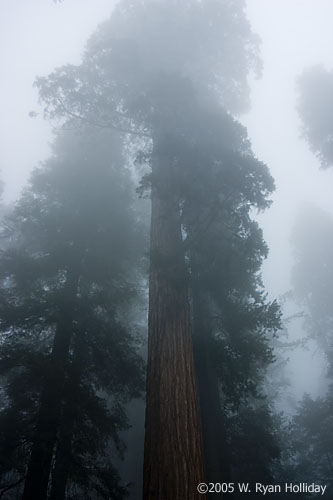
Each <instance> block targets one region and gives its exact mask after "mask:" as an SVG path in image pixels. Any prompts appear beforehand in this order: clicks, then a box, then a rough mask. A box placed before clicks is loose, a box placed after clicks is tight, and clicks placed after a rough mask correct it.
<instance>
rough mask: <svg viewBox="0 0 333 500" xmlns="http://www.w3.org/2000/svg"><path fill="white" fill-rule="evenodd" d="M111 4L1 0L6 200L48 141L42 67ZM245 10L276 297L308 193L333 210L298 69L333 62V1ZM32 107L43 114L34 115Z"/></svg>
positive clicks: (253, 119)
mask: <svg viewBox="0 0 333 500" xmlns="http://www.w3.org/2000/svg"><path fill="white" fill-rule="evenodd" d="M111 9H112V2H110V0H96V1H94V2H89V1H84V2H82V1H80V0H68V1H64V2H62V3H53V2H52V1H51V0H50V1H49V2H47V1H45V0H33V1H32V2H29V3H27V2H23V1H18V0H3V1H2V5H1V10H2V15H1V19H0V37H1V47H2V49H1V53H0V57H1V67H2V68H3V75H4V76H3V78H2V79H1V83H0V99H1V109H2V114H1V129H0V130H1V137H2V141H1V151H0V166H1V171H2V177H3V180H4V182H5V193H4V200H5V201H6V202H11V201H13V200H15V199H16V198H17V197H18V195H19V193H20V191H21V189H22V187H23V186H24V185H25V183H26V181H27V179H28V176H29V172H30V171H31V169H32V168H33V167H34V166H36V165H37V164H38V163H39V162H40V161H42V160H44V159H46V158H47V156H48V154H49V151H50V148H49V143H50V141H51V140H52V132H51V129H52V126H51V124H50V123H48V122H47V121H45V120H44V119H43V112H42V109H41V106H40V105H39V104H38V96H37V90H36V89H35V88H34V87H33V82H34V80H35V77H36V76H42V75H46V74H48V73H50V72H51V71H52V70H53V69H54V68H55V67H57V66H60V65H63V64H67V63H73V64H78V63H79V62H80V58H81V55H82V52H83V49H84V45H85V43H86V40H87V38H88V37H89V36H90V35H91V33H92V32H93V31H94V29H95V28H96V26H97V25H98V24H99V23H100V22H102V21H103V20H105V19H106V18H107V17H108V16H109V15H110V12H111ZM247 12H248V16H249V20H250V23H251V25H252V27H253V30H254V32H255V33H257V34H258V35H259V36H260V38H261V42H262V43H261V53H262V58H263V74H262V77H261V78H260V79H254V78H253V79H252V82H251V111H250V112H249V113H248V114H247V115H243V116H241V121H242V122H243V123H244V124H245V125H246V126H247V127H248V132H249V136H250V139H251V141H252V144H253V149H254V152H255V154H256V155H257V156H258V158H260V159H261V160H263V161H264V162H265V163H266V164H267V165H268V166H269V168H270V170H271V173H272V175H273V177H274V179H275V183H276V192H275V193H274V195H273V197H272V199H273V205H272V206H271V208H270V209H269V210H268V211H266V212H265V213H264V214H263V215H259V220H260V222H261V224H262V227H263V229H264V236H265V239H266V241H267V243H268V246H269V249H270V250H269V257H268V259H267V261H266V263H265V264H264V266H263V276H264V282H265V285H266V288H267V291H268V293H269V296H270V297H271V298H276V297H279V296H280V295H283V294H284V293H286V292H287V291H288V290H289V289H290V267H291V265H292V255H291V249H290V244H289V238H290V234H291V231H292V227H293V224H294V221H295V217H296V214H297V213H298V212H299V211H300V210H301V208H302V204H303V203H304V202H311V203H314V204H315V205H318V206H320V207H322V208H323V209H325V210H327V211H328V212H330V213H333V202H332V194H331V193H332V183H333V171H325V172H322V171H320V170H319V162H318V161H317V160H316V158H315V157H314V155H313V154H312V153H311V152H310V151H309V148H308V145H307V144H306V142H305V141H304V140H303V139H302V138H301V131H300V122H299V119H298V116H297V111H296V103H297V88H296V79H297V77H298V76H299V75H300V73H301V72H302V70H303V69H304V68H306V67H307V66H311V65H317V64H323V65H324V66H326V67H327V68H331V67H332V66H333V60H332V53H331V47H332V45H333V33H332V29H331V22H330V19H331V18H332V17H331V16H332V15H333V5H332V3H331V2H330V1H329V0H321V1H320V2H319V3H318V2H314V0H296V1H293V2H289V1H288V0H270V1H268V2H262V1H261V0H248V2H247ZM31 111H34V112H36V113H37V115H38V116H37V117H35V118H30V117H29V112H31ZM308 362H309V358H308V356H306V357H305V358H304V357H301V358H300V361H299V364H298V369H299V374H297V373H295V374H294V377H295V379H294V383H295V384H296V385H297V386H299V387H298V391H297V392H299V393H302V392H303V391H304V390H305V389H306V390H308V391H309V392H313V391H315V390H316V389H317V388H318V382H317V381H316V377H315V374H316V372H317V371H318V365H317V364H315V362H314V361H313V360H312V361H311V360H310V362H311V364H314V366H315V367H314V370H313V371H309V370H308V367H307V368H306V370H305V369H303V368H302V365H303V366H304V364H308ZM306 374H307V375H306Z"/></svg>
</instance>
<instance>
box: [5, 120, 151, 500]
mask: <svg viewBox="0 0 333 500" xmlns="http://www.w3.org/2000/svg"><path fill="white" fill-rule="evenodd" d="M68 125H69V124H68ZM131 205H132V195H131V182H130V179H129V174H128V171H126V169H124V168H123V160H122V156H121V152H120V150H119V142H118V141H117V137H116V136H112V135H111V134H110V133H109V132H106V131H96V130H91V129H89V128H86V129H81V130H80V133H75V132H69V131H65V132H63V133H61V134H59V135H58V138H57V142H56V145H55V147H54V152H53V156H52V157H51V158H50V159H49V160H48V161H47V162H46V163H45V165H44V166H43V167H41V168H39V169H37V170H36V171H35V172H34V174H33V176H32V179H31V183H30V186H29V187H28V188H27V189H26V190H25V192H24V194H23V196H22V198H21V199H20V201H19V202H18V204H17V206H16V208H15V210H14V212H13V213H12V215H10V216H9V217H8V218H7V219H6V220H5V226H4V237H5V242H6V248H5V250H4V251H3V253H2V255H1V260H0V273H1V274H0V276H1V287H0V294H1V308H0V316H1V321H0V328H1V332H2V337H1V342H2V353H1V358H0V368H1V373H2V375H3V377H4V382H5V383H4V392H5V395H6V399H5V405H4V408H3V409H2V412H1V414H0V419H1V424H2V425H1V434H0V443H1V457H2V458H3V460H2V468H1V477H2V483H1V487H2V494H4V493H5V492H6V491H10V488H11V487H16V486H18V487H19V486H20V485H21V484H22V483H24V491H23V498H25V499H34V500H37V499H45V498H46V496H47V492H48V491H49V492H50V498H52V499H54V500H64V499H65V498H68V496H71V497H72V498H75V495H76V496H78V497H79V498H89V499H90V498H91V497H92V495H95V497H96V498H110V496H111V497H112V498H119V499H120V498H123V497H124V495H125V494H126V490H125V488H124V487H123V486H122V485H121V483H120V479H119V476H118V475H117V471H116V470H115V468H114V467H113V466H112V452H111V450H112V448H113V449H115V448H118V449H119V450H121V443H120V440H119V436H118V433H119V431H120V430H122V429H124V428H126V425H127V422H126V414H125V413H124V407H123V404H124V402H126V401H127V400H128V398H130V397H133V396H137V395H138V394H139V392H140V389H141V387H142V386H141V382H142V364H141V362H140V359H139V358H138V356H137V354H136V352H135V343H134V338H133V337H132V335H131V333H130V330H129V325H128V324H127V323H126V322H125V313H126V310H127V308H128V304H129V303H130V301H131V299H132V298H133V296H134V288H133V287H134V284H135V281H136V280H135V273H136V272H137V270H136V267H135V262H137V259H136V257H135V254H134V252H133V249H134V248H135V246H137V245H138V244H139V242H140V241H141V237H140V238H139V237H138V234H137V232H136V229H135V220H134V215H133V212H132V210H131ZM66 492H67V493H66Z"/></svg>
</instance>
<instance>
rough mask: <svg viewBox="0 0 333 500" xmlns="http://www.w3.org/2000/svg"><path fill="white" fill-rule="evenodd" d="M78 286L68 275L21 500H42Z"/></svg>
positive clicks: (61, 392)
mask: <svg viewBox="0 0 333 500" xmlns="http://www.w3.org/2000/svg"><path fill="white" fill-rule="evenodd" d="M77 286H78V273H77V272H74V273H71V272H69V273H68V278H67V282H66V286H65V290H64V296H63V307H62V314H61V318H59V321H58V324H57V328H56V333H55V336H54V341H53V348H52V354H51V360H50V366H49V370H48V375H47V376H46V379H45V384H44V389H43V392H42V396H41V402H40V408H39V414H38V420H37V425H36V431H35V438H34V442H33V446H32V451H31V456H30V462H29V465H28V471H27V477H26V480H25V484H24V490H23V495H22V500H45V499H46V496H47V488H48V482H49V476H50V470H51V463H52V456H53V449H54V445H55V442H56V438H57V432H58V426H59V419H60V412H61V401H62V395H63V387H64V382H65V367H66V362H67V358H68V351H69V346H70V341H71V335H72V317H73V311H72V308H73V299H74V298H75V295H76V292H77Z"/></svg>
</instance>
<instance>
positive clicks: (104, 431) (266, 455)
mask: <svg viewBox="0 0 333 500" xmlns="http://www.w3.org/2000/svg"><path fill="white" fill-rule="evenodd" d="M66 1H67V0H64V2H66ZM50 2H51V0H50ZM57 7H58V8H61V5H58V6H57ZM332 66H333V65H332ZM264 69H265V68H264V67H263V64H262V57H261V44H260V39H259V37H258V35H257V34H256V33H255V32H254V31H253V29H252V27H251V24H250V22H249V20H248V17H247V13H246V4H245V2H244V1H243V0H205V1H200V0H186V1H185V0H136V1H135V2H133V1H131V0H119V2H117V4H116V6H115V8H114V9H113V11H112V13H111V16H110V18H109V19H107V20H105V21H104V22H103V23H102V24H100V25H99V26H98V27H97V29H96V30H95V32H94V33H93V34H92V36H91V37H90V38H89V40H88V41H87V43H86V46H85V50H84V53H83V56H82V59H81V62H80V63H78V64H64V65H63V66H60V67H57V68H56V69H54V71H52V72H51V73H50V74H48V75H47V76H38V77H36V80H35V87H36V89H37V91H38V95H39V100H40V112H41V113H43V115H44V118H45V119H46V120H47V121H49V122H51V123H52V126H53V127H54V132H53V143H52V149H51V153H50V155H49V157H48V158H47V159H46V160H45V161H43V162H41V163H40V164H39V165H38V166H36V168H35V169H34V170H33V172H32V173H31V175H30V178H29V181H28V183H27V184H26V185H25V187H24V189H23V190H22V193H21V195H20V197H19V199H18V200H16V202H15V203H12V204H5V203H4V202H1V204H0V224H1V232H0V345H1V350H0V394H1V401H0V498H1V499H4V500H16V499H20V500H79V499H82V500H84V499H86V500H90V499H91V500H110V499H114V500H121V499H126V498H129V499H132V500H139V499H144V500H194V499H199V498H232V499H241V498H243V497H246V498H249V499H257V498H260V497H262V496H266V495H267V496H269V497H270V498H272V499H275V498H276V499H277V498H281V499H285V500H289V499H293V498H297V499H300V500H310V499H319V498H321V497H322V496H324V497H326V498H331V497H332V495H333V340H332V339H333V338H332V333H333V306H332V303H333V302H332V297H333V264H332V255H333V216H332V215H331V214H330V213H328V212H326V211H324V210H322V209H321V208H319V207H317V206H315V205H312V204H307V205H304V206H303V208H302V210H301V212H300V214H299V217H298V219H297V220H295V221H294V229H293V232H292V237H291V245H292V249H293V264H292V273H291V286H290V289H286V290H285V294H284V295H283V296H276V297H272V294H271V293H270V290H269V289H267V286H266V284H265V283H264V280H263V277H262V266H263V263H264V261H265V259H266V258H267V256H268V253H269V250H270V249H269V247H268V244H267V243H266V241H265V238H264V232H263V230H262V227H261V225H260V214H262V213H264V212H266V211H268V210H270V207H271V205H272V199H273V195H274V192H275V190H276V186H275V181H274V178H273V176H272V174H271V172H270V168H269V165H266V164H265V162H264V161H262V160H261V159H260V158H258V157H257V155H256V153H255V152H254V148H253V146H252V144H251V140H250V137H249V133H248V130H247V128H246V126H245V125H244V122H243V121H242V116H244V114H245V113H246V112H247V111H248V110H249V108H250V104H251V99H250V82H251V78H252V79H253V78H259V77H260V76H261V74H262V72H263V71H264ZM295 85H297V92H298V102H295V103H294V106H295V107H296V109H297V112H298V116H299V123H300V133H302V137H303V140H304V141H305V142H306V143H307V144H308V146H309V148H310V149H311V151H312V153H313V154H314V155H315V157H317V158H318V160H319V164H320V168H321V169H322V170H325V169H326V170H328V169H329V168H331V167H332V166H333V121H332V117H333V104H332V103H333V100H332V97H333V71H330V70H326V69H325V68H324V67H321V66H319V65H318V66H315V67H310V68H304V71H303V73H301V74H300V75H299V78H298V80H297V82H296V83H295ZM34 114H35V113H34V112H33V113H31V115H32V117H33V115H34ZM260 126H262V128H265V127H267V124H265V123H263V124H260ZM282 147H283V145H282ZM322 175H325V173H324V172H322ZM4 181H5V179H4ZM4 189H5V182H4V183H1V185H0V191H1V192H2V191H3V190H4ZM258 214H259V215H258ZM277 272H278V271H277ZM295 324H296V325H297V328H298V329H300V330H301V331H302V334H301V335H300V336H298V337H297V336H296V337H295V335H293V334H292V330H293V325H295ZM302 349H313V350H315V351H316V352H317V356H318V357H319V358H320V362H321V369H322V372H321V386H322V391H321V393H320V394H318V395H316V396H313V395H311V394H308V393H305V394H300V395H297V396H296V395H293V396H292V397H291V399H292V404H291V407H290V405H289V406H288V402H287V397H285V396H286V395H287V394H288V391H289V386H290V381H289V380H288V374H287V370H286V365H287V364H288V359H289V357H290V356H291V357H292V356H295V353H297V352H298V351H299V350H302ZM281 401H282V403H281Z"/></svg>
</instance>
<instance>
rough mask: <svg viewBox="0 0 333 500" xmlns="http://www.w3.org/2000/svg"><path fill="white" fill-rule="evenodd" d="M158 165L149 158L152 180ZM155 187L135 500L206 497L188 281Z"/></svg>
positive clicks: (173, 214)
mask: <svg viewBox="0 0 333 500" xmlns="http://www.w3.org/2000/svg"><path fill="white" fill-rule="evenodd" d="M166 163H167V159H164V160H163V159H161V158H159V159H157V158H154V165H153V178H154V176H155V177H156V178H158V177H159V180H161V179H163V175H161V176H159V174H160V173H161V172H163V171H165V169H167V168H168V165H167V164H166ZM160 169H161V170H160ZM162 169H163V170H162ZM153 184H154V183H153ZM163 188H165V185H164V186H163V182H162V183H160V181H159V183H158V182H156V183H155V185H153V187H152V220H151V269H150V290H149V340H148V366H147V406H146V433H145V457H144V480H143V483H144V484H143V498H144V500H195V499H199V498H200V499H203V498H206V496H205V495H202V494H199V493H198V491H197V486H198V484H199V483H201V482H203V481H204V467H203V455H202V444H201V427H200V415H199V405H198V400H197V392H196V383H195V373H194V360H193V347H192V337H191V322H190V311H189V303H188V284H187V279H186V269H185V259H184V252H183V249H182V235H181V225H180V214H179V212H180V211H179V204H178V203H177V200H176V199H175V197H173V196H172V193H171V195H170V192H169V193H167V191H166V190H165V189H163ZM169 191H170V190H169Z"/></svg>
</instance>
